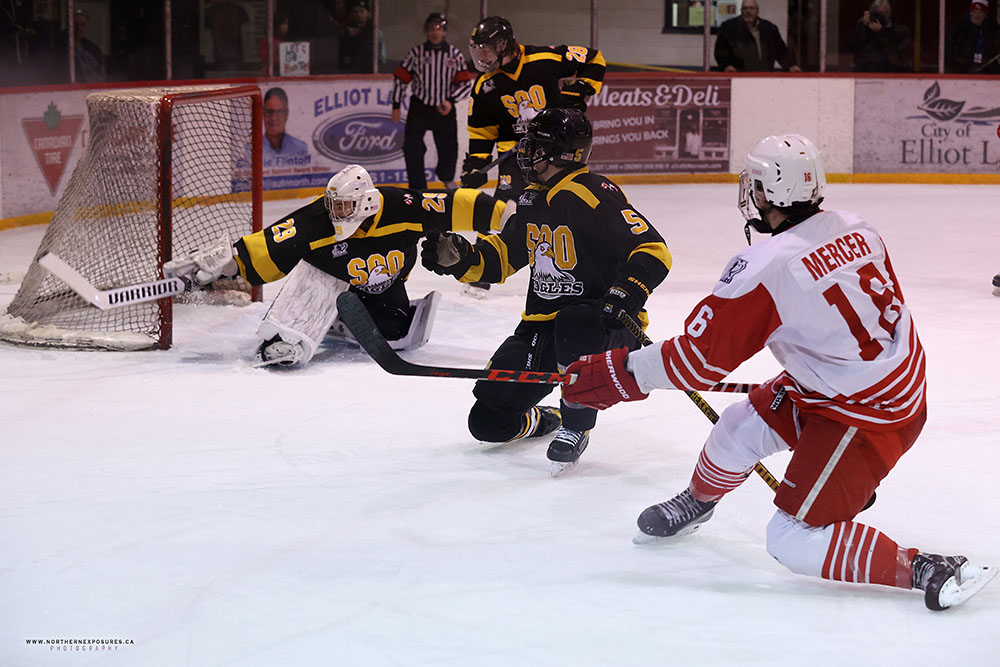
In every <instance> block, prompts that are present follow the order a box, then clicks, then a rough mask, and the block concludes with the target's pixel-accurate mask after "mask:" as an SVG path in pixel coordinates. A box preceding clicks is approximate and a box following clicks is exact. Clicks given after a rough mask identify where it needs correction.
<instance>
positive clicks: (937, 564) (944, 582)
mask: <svg viewBox="0 0 1000 667" xmlns="http://www.w3.org/2000/svg"><path fill="white" fill-rule="evenodd" d="M996 575H997V568H995V567H979V566H975V565H973V564H972V563H970V562H969V559H968V558H966V557H965V556H938V555H936V554H925V553H918V554H917V555H916V556H914V557H913V587H914V588H916V589H919V590H922V591H923V592H924V604H925V605H927V608H928V609H930V610H932V611H943V610H945V609H948V608H949V607H954V606H955V605H957V604H961V603H962V602H965V601H966V600H968V599H969V598H971V597H972V596H973V595H975V594H976V593H977V592H979V590H980V589H982V588H983V587H984V586H985V585H986V584H988V583H989V582H990V581H991V580H992V579H993V577H995V576H996Z"/></svg>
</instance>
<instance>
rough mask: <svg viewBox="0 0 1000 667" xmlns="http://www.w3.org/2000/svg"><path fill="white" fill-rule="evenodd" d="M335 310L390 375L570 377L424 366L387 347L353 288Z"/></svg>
mask: <svg viewBox="0 0 1000 667" xmlns="http://www.w3.org/2000/svg"><path fill="white" fill-rule="evenodd" d="M337 311H338V314H339V315H340V319H341V320H342V321H343V322H344V324H345V325H347V328H348V329H349V330H350V332H351V333H352V334H353V335H354V337H355V338H356V339H357V340H358V343H359V344H360V345H361V347H363V348H364V349H365V352H367V353H368V355H369V356H370V357H371V358H372V359H374V360H375V363H377V364H378V365H379V366H381V367H382V369H383V370H385V371H386V372H388V373H391V374H392V375H413V376H419V377H447V378H467V379H470V380H492V381H494V382H525V383H529V384H559V383H560V382H562V381H563V380H567V379H573V376H571V375H567V374H565V373H547V372H541V371H511V370H502V369H497V368H484V369H479V368H448V367H446V366H423V365H420V364H414V363H410V362H409V361H406V360H405V359H403V358H401V357H400V356H399V355H398V354H396V351H395V350H393V349H392V348H391V347H389V342H388V341H386V339H385V336H383V335H382V332H381V331H379V330H378V327H377V326H376V325H375V321H374V320H372V316H371V315H370V314H369V313H368V309H367V308H365V305H364V304H363V303H361V299H359V298H358V295H357V294H354V293H353V292H343V293H341V294H340V296H338V297H337Z"/></svg>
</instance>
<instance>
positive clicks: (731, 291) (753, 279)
mask: <svg viewBox="0 0 1000 667" xmlns="http://www.w3.org/2000/svg"><path fill="white" fill-rule="evenodd" d="M776 239H777V237H771V238H769V239H766V240H764V241H758V242H757V243H754V244H753V245H752V246H749V247H748V248H746V249H745V250H743V251H741V252H739V253H737V254H736V255H733V256H732V257H731V258H730V259H729V261H728V262H726V268H725V269H723V271H722V275H720V276H719V280H718V281H717V282H716V283H715V287H714V288H712V294H714V295H715V296H720V297H724V298H727V299H732V298H735V297H738V296H742V295H744V294H746V293H748V292H751V291H753V290H754V289H755V288H756V287H757V285H759V284H760V283H762V282H763V281H764V277H765V276H766V275H767V274H768V273H769V272H770V271H772V270H773V267H774V259H775V256H776V253H777V247H776V244H774V243H769V241H774V240H776Z"/></svg>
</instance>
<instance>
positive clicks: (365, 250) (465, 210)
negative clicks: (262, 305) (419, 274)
mask: <svg viewBox="0 0 1000 667" xmlns="http://www.w3.org/2000/svg"><path fill="white" fill-rule="evenodd" d="M378 191H379V196H380V197H381V198H382V208H381V209H380V210H379V212H378V213H377V214H376V215H374V216H372V217H370V218H368V219H367V220H365V221H364V222H363V223H361V226H360V227H359V228H358V231H356V232H355V233H354V234H353V235H351V236H350V237H349V238H347V239H345V240H343V241H334V239H333V225H332V223H331V222H330V215H329V214H328V213H327V210H326V206H325V205H324V204H323V197H319V198H317V199H315V200H313V201H312V202H310V203H309V204H306V205H305V206H303V207H302V208H300V209H298V210H296V211H293V212H292V213H290V214H288V215H287V216H285V217H284V218H282V219H281V220H278V221H277V222H275V223H273V224H271V225H269V226H267V227H265V228H264V229H262V230H261V231H259V232H256V233H254V234H250V235H248V236H244V237H243V238H241V239H240V240H239V241H237V242H236V244H235V250H236V263H237V264H238V265H239V269H240V274H241V275H242V276H243V277H244V278H245V279H246V280H247V281H248V282H250V284H252V285H261V284H263V283H269V282H273V281H275V280H279V279H281V278H284V277H285V275H286V274H287V273H288V272H289V271H291V270H292V268H293V267H294V266H295V265H296V264H297V263H298V262H299V261H300V260H302V259H305V260H306V261H308V262H309V263H310V264H312V265H313V266H315V267H317V268H318V269H321V270H323V271H325V272H327V273H329V274H330V275H332V276H334V277H336V278H340V279H341V280H344V281H346V282H348V283H350V284H351V285H353V286H354V287H355V288H357V289H359V290H361V291H362V292H367V293H376V294H377V293H380V292H383V291H385V290H386V289H388V288H389V286H391V285H392V284H393V282H395V280H396V279H397V278H400V277H402V278H404V279H405V278H406V276H407V275H408V274H409V272H410V269H411V268H413V264H414V263H415V262H416V257H417V242H418V241H419V240H420V237H421V236H423V235H424V234H426V233H429V232H441V231H456V232H462V231H470V232H471V231H475V232H483V233H485V232H490V231H496V230H499V229H500V221H501V216H502V214H503V210H504V202H500V201H496V200H494V199H493V198H492V197H490V196H489V195H488V194H486V193H484V192H480V191H478V190H471V189H467V188H460V189H458V190H450V191H441V190H437V191H433V192H431V191H427V192H421V191H417V190H406V189H403V188H396V187H379V188H378Z"/></svg>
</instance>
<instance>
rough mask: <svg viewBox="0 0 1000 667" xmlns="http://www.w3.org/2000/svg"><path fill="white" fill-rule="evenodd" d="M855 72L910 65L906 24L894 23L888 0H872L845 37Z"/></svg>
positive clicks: (903, 68)
mask: <svg viewBox="0 0 1000 667" xmlns="http://www.w3.org/2000/svg"><path fill="white" fill-rule="evenodd" d="M847 46H848V48H850V49H851V52H852V53H853V54H854V71H855V72H906V71H910V70H911V69H912V62H911V59H910V55H911V53H910V52H911V50H912V42H911V41H910V31H909V30H908V29H907V28H906V26H902V25H899V24H898V23H894V22H893V20H892V6H891V5H890V4H889V0H875V2H873V3H872V4H871V7H869V9H868V11H867V12H865V13H864V14H862V16H861V18H860V19H859V20H858V23H857V25H855V26H854V32H853V33H851V36H850V38H849V39H848V40H847Z"/></svg>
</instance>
